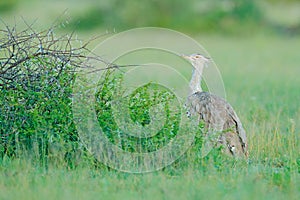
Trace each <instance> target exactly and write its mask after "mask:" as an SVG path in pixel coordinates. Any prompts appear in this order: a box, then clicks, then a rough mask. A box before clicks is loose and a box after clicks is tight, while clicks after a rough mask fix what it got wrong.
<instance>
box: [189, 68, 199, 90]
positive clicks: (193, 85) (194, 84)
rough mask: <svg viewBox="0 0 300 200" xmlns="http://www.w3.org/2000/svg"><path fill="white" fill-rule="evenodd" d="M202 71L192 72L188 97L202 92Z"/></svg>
mask: <svg viewBox="0 0 300 200" xmlns="http://www.w3.org/2000/svg"><path fill="white" fill-rule="evenodd" d="M201 79H202V70H199V69H198V70H197V69H194V70H193V74H192V79H191V81H190V95H192V94H194V93H196V92H202V88H201Z"/></svg>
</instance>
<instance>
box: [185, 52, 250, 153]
mask: <svg viewBox="0 0 300 200" xmlns="http://www.w3.org/2000/svg"><path fill="white" fill-rule="evenodd" d="M181 56H182V57H183V58H185V59H186V60H188V61H189V62H190V63H191V64H192V66H193V73H192V78H191V81H190V83H189V87H190V92H189V94H188V97H187V101H186V108H187V115H188V117H196V119H197V120H198V122H199V123H200V122H203V123H204V127H205V130H206V133H205V134H206V138H208V137H210V138H211V136H213V137H214V139H215V140H216V141H213V144H212V146H221V147H222V148H221V149H222V152H223V153H225V154H227V155H230V156H233V157H236V158H241V157H244V158H245V157H246V158H247V157H248V154H249V153H248V143H247V136H246V132H245V130H244V128H243V125H242V123H241V121H240V119H239V117H238V116H237V114H236V112H235V111H234V109H233V108H232V106H231V105H230V104H229V103H228V102H227V101H226V100H225V99H223V98H221V97H219V96H217V95H215V94H212V93H209V92H206V91H203V90H202V88H201V80H202V72H203V69H204V67H207V66H208V63H210V59H209V58H207V57H206V56H204V55H202V54H199V53H195V54H191V55H181ZM210 144H211V143H210ZM202 148H203V146H202ZM206 153H208V152H206Z"/></svg>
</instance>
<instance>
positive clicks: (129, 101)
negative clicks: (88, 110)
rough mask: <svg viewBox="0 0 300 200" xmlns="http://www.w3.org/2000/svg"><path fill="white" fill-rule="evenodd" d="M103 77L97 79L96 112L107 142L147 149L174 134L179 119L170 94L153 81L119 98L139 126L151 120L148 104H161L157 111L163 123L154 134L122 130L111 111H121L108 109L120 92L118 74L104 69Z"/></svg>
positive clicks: (124, 147) (156, 145) (155, 148)
mask: <svg viewBox="0 0 300 200" xmlns="http://www.w3.org/2000/svg"><path fill="white" fill-rule="evenodd" d="M103 79H104V80H103V81H100V83H101V84H100V87H99V90H98V92H97V94H96V112H97V116H98V121H99V125H100V126H101V128H102V130H103V131H104V133H105V134H106V135H107V137H108V138H109V139H110V141H111V142H113V143H114V144H116V145H119V147H120V148H122V149H124V150H127V151H132V152H136V151H139V152H151V151H155V150H157V149H159V148H161V147H163V146H164V145H165V144H166V143H167V142H168V141H170V139H172V138H173V137H174V136H175V135H176V133H177V131H178V126H179V122H180V121H179V120H180V110H179V108H178V107H179V105H178V102H176V101H175V100H176V99H175V96H174V94H172V93H170V92H169V91H168V90H166V89H164V88H161V87H158V86H157V85H156V84H153V83H149V84H146V85H144V86H142V87H140V88H138V89H136V90H135V91H133V93H132V94H130V96H128V97H121V99H123V100H125V104H124V105H126V106H128V108H125V110H126V109H128V110H129V116H130V118H131V119H130V121H132V122H133V123H134V124H140V125H141V126H147V125H148V124H150V123H151V119H150V109H151V108H152V107H154V106H158V105H160V104H161V105H163V110H160V112H162V111H163V113H164V114H165V120H164V121H163V122H162V123H164V125H163V127H162V128H161V129H160V130H158V132H157V133H155V136H153V137H142V138H139V137H134V136H130V133H127V132H124V130H122V129H121V128H120V127H118V125H117V123H116V122H115V118H116V117H118V116H114V114H122V112H121V111H120V113H113V111H112V105H111V104H112V102H113V101H117V100H118V95H122V91H123V89H122V87H121V85H122V75H119V76H115V75H114V74H113V73H112V72H111V71H108V72H107V73H106V74H105V75H104V77H103ZM123 92H124V91H123ZM176 103H177V109H175V110H172V108H174V107H175V106H171V105H176ZM175 108H176V107H175ZM123 109H124V108H123ZM141 134H142V133H141Z"/></svg>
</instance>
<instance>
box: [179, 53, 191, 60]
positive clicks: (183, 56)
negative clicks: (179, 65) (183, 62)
mask: <svg viewBox="0 0 300 200" xmlns="http://www.w3.org/2000/svg"><path fill="white" fill-rule="evenodd" d="M179 56H180V57H182V58H185V59H188V58H189V56H187V55H184V54H181V55H179Z"/></svg>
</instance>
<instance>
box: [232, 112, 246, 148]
mask: <svg viewBox="0 0 300 200" xmlns="http://www.w3.org/2000/svg"><path fill="white" fill-rule="evenodd" d="M230 111H231V112H229V115H230V116H231V118H232V119H233V120H234V121H235V123H236V127H237V132H238V136H239V138H240V140H241V142H242V147H243V150H244V152H247V148H248V144H247V136H246V131H245V129H244V128H243V125H242V122H241V121H240V119H239V117H238V116H237V114H236V113H235V111H234V110H233V109H231V110H230Z"/></svg>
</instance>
